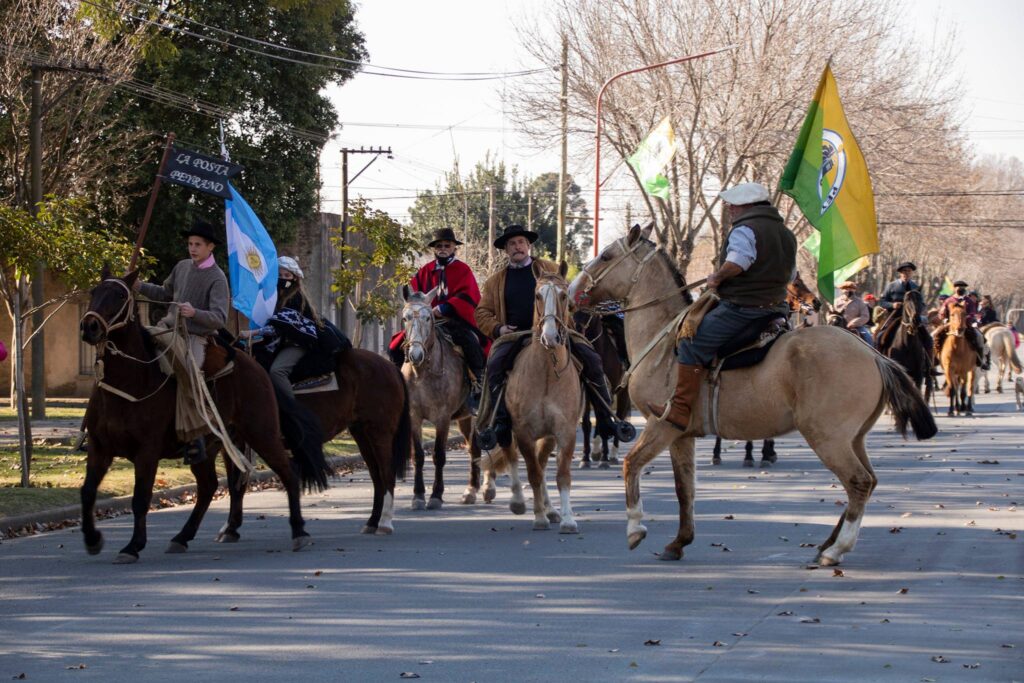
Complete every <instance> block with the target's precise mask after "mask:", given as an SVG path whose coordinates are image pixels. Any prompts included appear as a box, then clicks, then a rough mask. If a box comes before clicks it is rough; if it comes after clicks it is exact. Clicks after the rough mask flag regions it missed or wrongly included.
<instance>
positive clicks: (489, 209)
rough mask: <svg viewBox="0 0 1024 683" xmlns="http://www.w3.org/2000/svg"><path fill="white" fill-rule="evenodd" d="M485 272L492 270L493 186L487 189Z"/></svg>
mask: <svg viewBox="0 0 1024 683" xmlns="http://www.w3.org/2000/svg"><path fill="white" fill-rule="evenodd" d="M487 270H489V271H493V270H494V186H493V185H491V186H490V187H488V188H487Z"/></svg>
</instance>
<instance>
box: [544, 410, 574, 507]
mask: <svg viewBox="0 0 1024 683" xmlns="http://www.w3.org/2000/svg"><path fill="white" fill-rule="evenodd" d="M574 431H575V430H574ZM554 450H555V439H554V438H552V437H546V438H543V439H538V441H537V464H538V465H540V476H541V481H542V485H541V490H542V491H543V492H544V516H545V517H547V519H548V521H549V522H551V523H552V524H558V523H559V522H561V521H562V516H561V515H560V514H559V513H558V511H557V510H555V508H554V506H552V505H551V496H550V494H549V493H548V478H547V471H548V459H549V458H550V457H551V453H552V452H554ZM556 476H557V475H556Z"/></svg>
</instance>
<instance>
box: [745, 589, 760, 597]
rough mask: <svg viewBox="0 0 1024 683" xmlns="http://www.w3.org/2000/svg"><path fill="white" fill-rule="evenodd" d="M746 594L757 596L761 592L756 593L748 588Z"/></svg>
mask: <svg viewBox="0 0 1024 683" xmlns="http://www.w3.org/2000/svg"><path fill="white" fill-rule="evenodd" d="M747 592H748V593H750V594H751V595H757V594H758V593H760V592H761V591H756V590H754V589H753V588H748V589H747Z"/></svg>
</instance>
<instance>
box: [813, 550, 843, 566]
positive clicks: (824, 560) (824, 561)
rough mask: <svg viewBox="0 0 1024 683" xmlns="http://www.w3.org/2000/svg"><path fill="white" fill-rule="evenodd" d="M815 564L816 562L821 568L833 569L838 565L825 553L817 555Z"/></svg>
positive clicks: (837, 562) (836, 561)
mask: <svg viewBox="0 0 1024 683" xmlns="http://www.w3.org/2000/svg"><path fill="white" fill-rule="evenodd" d="M815 562H817V563H818V564H819V565H821V566H822V567H834V566H835V565H837V564H839V560H836V559H833V558H831V557H829V556H828V555H826V554H825V553H822V554H820V555H818V559H817V560H815Z"/></svg>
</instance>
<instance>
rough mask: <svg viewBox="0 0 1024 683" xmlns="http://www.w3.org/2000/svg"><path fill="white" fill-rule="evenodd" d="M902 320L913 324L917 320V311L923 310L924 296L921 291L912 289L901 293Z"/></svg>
mask: <svg viewBox="0 0 1024 683" xmlns="http://www.w3.org/2000/svg"><path fill="white" fill-rule="evenodd" d="M902 310H903V322H904V323H906V324H908V325H913V324H915V323H916V322H917V319H918V311H922V310H924V297H922V296H921V292H919V291H918V290H916V289H912V290H910V291H909V292H907V293H906V294H904V295H903V309H902Z"/></svg>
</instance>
